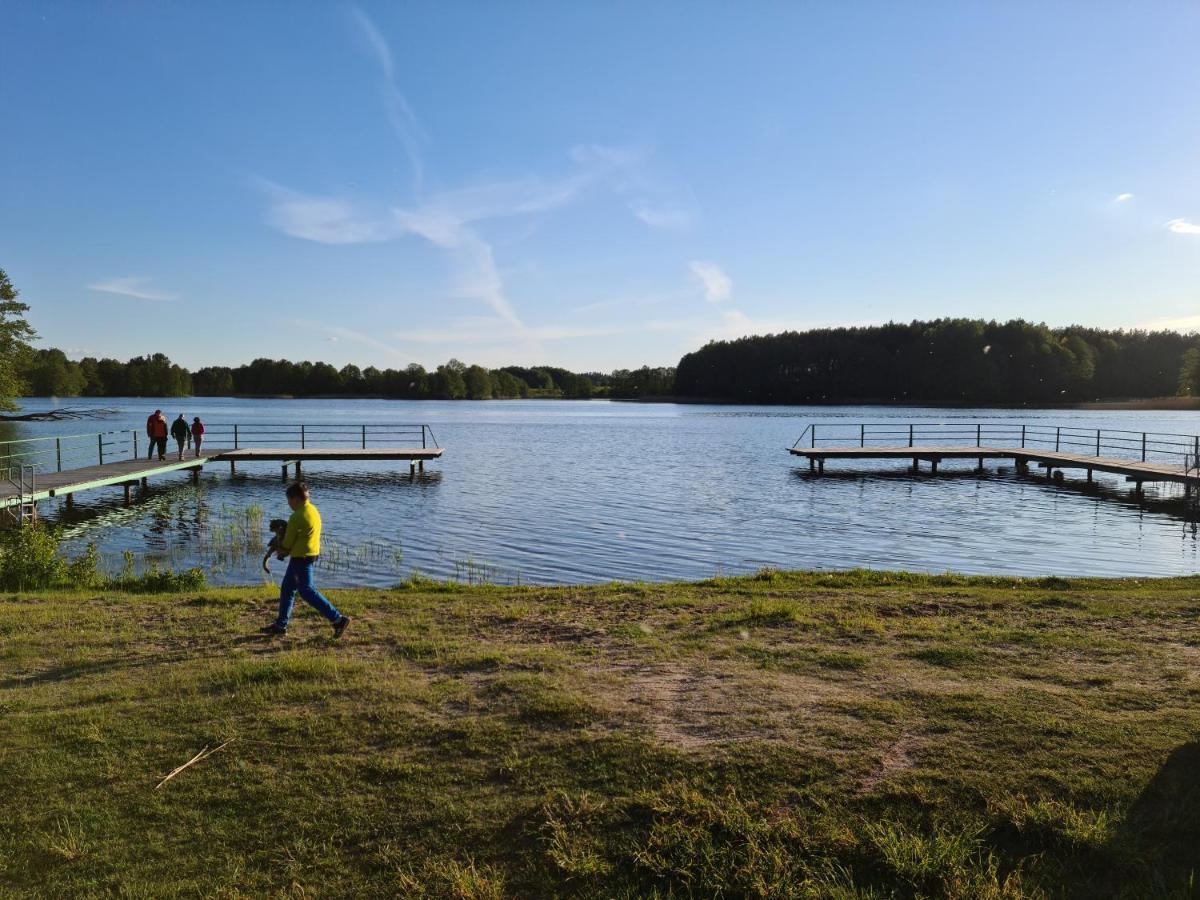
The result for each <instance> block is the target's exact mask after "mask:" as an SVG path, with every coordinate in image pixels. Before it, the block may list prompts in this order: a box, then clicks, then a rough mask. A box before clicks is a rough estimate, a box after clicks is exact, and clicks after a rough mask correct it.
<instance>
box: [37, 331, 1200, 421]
mask: <svg viewBox="0 0 1200 900" xmlns="http://www.w3.org/2000/svg"><path fill="white" fill-rule="evenodd" d="M20 368H21V371H20V375H21V378H22V379H23V381H24V383H25V393H26V394H27V395H30V396H56V397H75V396H91V397H128V396H143V397H170V396H187V395H197V396H216V397H220V396H230V395H243V396H292V397H313V396H330V395H337V396H349V397H354V396H371V397H389V398H400V399H409V400H460V399H462V400H488V399H493V398H497V399H503V398H516V397H534V398H541V397H544V398H567V399H587V398H590V397H610V398H613V399H636V398H640V397H655V398H668V397H672V396H676V397H680V398H697V399H712V400H728V401H737V402H743V403H856V402H872V401H884V402H899V403H981V404H996V403H999V404H1008V403H1017V404H1020V403H1055V402H1074V401H1080V400H1092V399H1107V398H1118V397H1163V396H1168V395H1171V394H1176V393H1179V394H1184V395H1191V396H1200V337H1198V336H1196V335H1183V334H1179V333H1178V332H1174V331H1151V332H1147V331H1104V330H1100V329H1095V328H1082V327H1075V326H1072V327H1070V328H1048V327H1047V326H1045V325H1034V324H1031V323H1029V322H1023V321H1019V320H1018V321H1012V322H1004V323H999V322H985V321H982V320H976V319H939V320H937V321H934V322H911V323H908V324H900V323H891V324H888V325H879V326H871V327H865V328H829V329H821V330H817V331H805V332H784V333H783V334H775V335H767V336H764V337H749V338H742V339H740V340H736V341H718V342H714V343H710V344H709V345H708V346H706V347H703V348H702V349H700V350H697V351H695V352H694V353H689V354H687V355H686V356H684V358H683V359H682V360H681V361H680V363H679V368H678V370H676V369H672V368H650V367H648V366H644V367H642V368H640V369H619V370H617V371H615V372H612V373H610V374H601V373H598V372H585V373H576V372H571V371H568V370H567V369H561V368H557V367H555V366H535V367H523V366H505V367H503V368H499V369H486V368H484V367H483V366H468V365H466V364H464V363H461V362H459V361H458V360H455V359H452V360H450V361H449V362H447V363H446V364H444V365H441V366H438V367H437V368H436V369H434V370H433V371H427V370H426V369H425V368H423V367H422V366H419V365H410V366H408V367H407V368H404V369H377V368H375V367H373V366H370V367H368V368H366V369H360V368H359V367H358V366H355V365H348V366H343V367H342V368H340V369H338V368H335V367H334V366H331V365H329V364H328V363H323V362H316V363H313V362H289V361H287V360H274V359H256V360H254V362H252V363H249V364H247V365H244V366H236V367H232V368H230V367H224V366H207V367H205V368H203V369H199V370H197V371H195V372H189V371H188V370H187V369H184V368H183V367H181V366H179V365H176V364H175V363H172V362H171V360H170V359H168V358H167V357H166V356H165V355H163V354H161V353H156V354H154V355H152V356H139V357H137V358H135V359H131V360H129V361H128V362H120V361H118V360H115V359H93V358H87V359H83V360H80V361H78V362H75V361H73V360H70V359H68V358H67V357H66V355H65V354H64V353H63V352H62V351H61V350H34V351H30V352H29V353H28V354H26V356H25V358H24V362H23V364H22V365H21V367H20Z"/></svg>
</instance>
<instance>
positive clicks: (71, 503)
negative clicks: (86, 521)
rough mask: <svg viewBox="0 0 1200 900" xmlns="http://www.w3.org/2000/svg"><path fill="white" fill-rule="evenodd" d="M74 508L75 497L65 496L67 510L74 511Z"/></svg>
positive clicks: (71, 495)
mask: <svg viewBox="0 0 1200 900" xmlns="http://www.w3.org/2000/svg"><path fill="white" fill-rule="evenodd" d="M74 508H75V495H74V494H67V509H74Z"/></svg>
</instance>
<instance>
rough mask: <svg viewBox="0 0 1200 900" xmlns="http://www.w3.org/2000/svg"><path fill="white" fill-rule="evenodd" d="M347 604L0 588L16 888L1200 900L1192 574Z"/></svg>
mask: <svg viewBox="0 0 1200 900" xmlns="http://www.w3.org/2000/svg"><path fill="white" fill-rule="evenodd" d="M331 594H332V596H333V599H334V600H335V602H336V603H338V604H339V606H341V607H342V609H343V610H345V611H346V612H348V613H350V614H351V615H352V616H354V617H355V619H354V623H353V625H352V626H351V628H350V630H349V631H347V633H346V635H345V637H344V638H343V639H342V641H341V642H338V643H334V642H333V641H331V640H330V635H329V626H328V625H327V624H325V623H324V622H323V621H321V620H320V619H319V618H318V617H317V616H316V615H315V614H314V613H313V612H312V610H310V609H308V608H306V607H304V606H303V605H302V604H301V605H300V606H298V608H297V613H296V618H295V621H294V622H293V627H292V630H291V633H290V634H289V635H288V636H287V637H286V638H283V639H277V640H266V639H261V638H260V637H259V636H258V635H257V634H255V630H256V629H257V628H258V627H259V626H260V625H262V624H265V623H266V622H267V621H269V619H270V617H271V615H272V612H273V610H272V603H271V601H270V600H269V598H267V597H266V596H264V592H263V591H262V590H261V589H253V590H252V589H203V590H200V591H196V592H192V593H189V594H187V595H184V596H179V595H172V596H167V595H134V594H129V595H116V594H105V595H102V594H97V593H95V592H92V593H64V592H47V593H41V594H21V595H16V596H3V597H0V823H2V827H0V895H3V896H8V895H22V896H24V895H32V896H45V897H64V896H88V895H109V894H117V895H120V896H128V897H170V896H213V895H215V896H221V897H243V896H245V897H250V896H262V895H265V894H271V895H276V896H289V897H292V896H294V897H317V896H320V897H331V896H332V897H350V896H354V897H367V896H385V897H386V896H412V897H426V896H427V897H464V898H467V897H471V898H474V897H510V896H515V897H547V896H582V897H635V896H636V897H645V896H658V897H668V896H675V897H683V896H716V895H719V896H727V897H755V896H768V897H776V896H778V897H791V896H794V897H844V898H850V897H925V896H929V897H961V898H968V897H969V898H975V897H1027V896H1028V897H1038V896H1048V897H1059V896H1066V897H1088V898H1091V897H1105V896H1121V897H1131V898H1132V897H1138V898H1141V897H1155V896H1160V897H1191V896H1197V895H1200V885H1198V884H1197V881H1198V879H1200V579H1197V578H1193V579H1175V580H1163V581H1140V582H1139V581H1118V580H1109V581H1100V580H1096V581H1085V580H1080V581H1063V580H1060V579H1041V580H1036V579H1035V580H1013V579H1000V578H995V579H993V578H959V577H949V576H948V577H940V578H932V577H923V576H908V575H895V574H892V575H889V574H878V573H874V574H873V573H846V574H840V575H826V574H779V573H763V574H761V575H758V576H754V577H749V578H730V579H717V580H712V581H707V582H702V583H698V584H672V585H645V584H616V585H607V586H603V587H595V588H592V587H587V588H582V587H562V588H491V587H478V588H472V587H462V586H458V585H452V586H447V585H437V584H430V583H417V584H413V585H409V586H406V587H403V588H399V589H396V590H392V591H384V590H357V591H333V592H331ZM225 741H231V742H230V743H229V744H227V745H226V746H225V747H224V748H223V749H221V750H220V751H218V752H216V753H214V754H212V755H211V756H208V757H207V758H205V759H203V760H201V761H200V762H198V763H196V764H195V765H193V766H191V767H189V768H187V769H184V770H183V771H182V772H180V773H179V774H178V775H176V776H175V777H174V778H173V779H171V780H170V781H167V782H166V783H165V784H163V785H162V787H161V788H158V789H156V785H157V784H158V783H159V782H160V781H161V780H162V778H163V777H164V776H165V775H166V774H167V773H169V772H171V771H172V770H173V769H175V768H176V767H177V766H179V765H181V764H183V763H185V762H187V761H188V760H189V759H191V758H192V757H193V756H195V755H196V753H197V752H198V751H200V750H201V749H202V748H204V747H205V746H208V747H209V748H213V747H216V746H218V745H220V744H221V743H223V742H225Z"/></svg>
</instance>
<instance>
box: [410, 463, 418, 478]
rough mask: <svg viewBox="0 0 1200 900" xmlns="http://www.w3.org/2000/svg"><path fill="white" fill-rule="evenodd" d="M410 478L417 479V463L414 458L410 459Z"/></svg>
mask: <svg viewBox="0 0 1200 900" xmlns="http://www.w3.org/2000/svg"><path fill="white" fill-rule="evenodd" d="M408 480H409V481H416V480H417V464H416V462H415V461H413V460H409V463H408Z"/></svg>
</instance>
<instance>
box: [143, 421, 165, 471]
mask: <svg viewBox="0 0 1200 900" xmlns="http://www.w3.org/2000/svg"><path fill="white" fill-rule="evenodd" d="M146 437H148V438H150V455H149V456H148V457H146V458H147V459H153V458H154V453H155V451H157V452H158V458H159V459H166V458H167V420H166V418H165V417H164V416H163V414H162V410H161V409H156V410H155V411H154V415H152V416H151V417H150V418H148V419H147V420H146Z"/></svg>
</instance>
